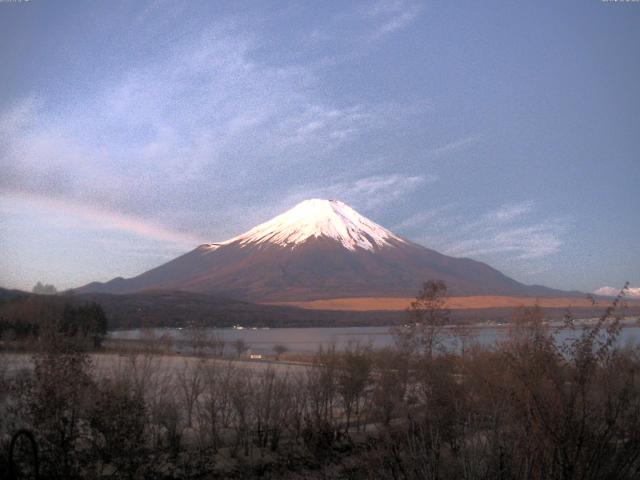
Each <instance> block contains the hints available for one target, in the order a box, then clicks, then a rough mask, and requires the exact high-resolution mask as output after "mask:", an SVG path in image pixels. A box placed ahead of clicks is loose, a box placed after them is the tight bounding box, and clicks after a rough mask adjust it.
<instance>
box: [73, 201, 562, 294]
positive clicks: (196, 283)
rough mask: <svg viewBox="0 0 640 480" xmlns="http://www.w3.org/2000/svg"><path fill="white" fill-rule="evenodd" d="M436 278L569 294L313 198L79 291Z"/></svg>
mask: <svg viewBox="0 0 640 480" xmlns="http://www.w3.org/2000/svg"><path fill="white" fill-rule="evenodd" d="M433 278H438V279H441V280H444V281H445V282H446V283H447V285H448V286H449V289H450V293H451V294H452V295H521V296H558V295H566V292H561V291H557V290H552V289H548V288H545V287H540V286H527V285H524V284H522V283H519V282H517V281H515V280H513V279H511V278H509V277H507V276H506V275H504V274H502V273H501V272H499V271H498V270H496V269H494V268H492V267H490V266H489V265H487V264H485V263H482V262H478V261H475V260H471V259H467V258H454V257H449V256H446V255H442V254H440V253H438V252H436V251H434V250H430V249H428V248H425V247H423V246H421V245H417V244H415V243H412V242H409V241H407V240H404V239H402V238H400V237H398V236H396V235H394V234H393V233H392V232H390V231H389V230H387V229H385V228H384V227H381V226H380V225H377V224H376V223H375V222H373V221H371V220H369V219H367V218H365V217H363V216H362V215H360V214H359V213H357V212H356V211H355V210H353V209H352V208H351V207H349V206H348V205H345V204H344V203H342V202H338V201H335V200H316V199H314V200H306V201H304V202H302V203H300V204H298V205H296V206H295V207H294V208H292V209H291V210H289V211H287V212H285V213H283V214H282V215H279V216H277V217H275V218H273V219H272V220H269V221H267V222H265V223H263V224H261V225H258V226H256V227H254V228H253V229H251V230H249V231H248V232H246V233H244V234H242V235H239V236H237V237H234V238H231V239H229V240H227V241H225V242H222V243H215V244H205V245H201V246H199V247H198V248H196V249H195V250H193V251H191V252H189V253H187V254H185V255H182V256H181V257H178V258H176V259H174V260H172V261H170V262H168V263H165V264H164V265H161V266H159V267H157V268H154V269H152V270H149V271H148V272H145V273H143V274H141V275H139V276H137V277H134V278H131V279H123V278H116V279H114V280H111V281H110V282H107V283H104V284H101V283H93V284H89V285H86V286H85V287H82V288H81V289H78V291H79V292H104V293H131V292H140V291H145V290H151V289H152V290H185V291H191V292H197V293H218V294H224V295H229V296H233V297H236V298H242V299H248V300H251V301H261V302H264V301H287V300H312V299H323V298H344V297H358V296H414V295H415V294H416V293H417V291H418V290H419V289H420V286H421V284H422V282H424V281H426V280H428V279H433Z"/></svg>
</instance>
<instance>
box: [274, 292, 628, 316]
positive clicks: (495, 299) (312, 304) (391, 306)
mask: <svg viewBox="0 0 640 480" xmlns="http://www.w3.org/2000/svg"><path fill="white" fill-rule="evenodd" d="M413 300H414V299H413V298H393V297H354V298H331V299H327V300H310V301H306V302H277V303H272V304H271V305H288V306H292V307H300V308H306V309H310V310H347V311H361V312H363V311H381V310H391V311H397V310H404V309H406V308H407V307H408V306H409V305H410V303H411V302H412V301H413ZM536 303H537V304H538V305H539V306H541V307H545V308H568V307H591V306H592V303H591V301H590V300H589V299H588V298H582V297H577V298H571V297H560V298H535V297H504V296H469V297H450V298H449V299H448V300H447V307H448V308H450V309H452V310H456V309H458V310H463V309H471V308H505V307H519V306H529V307H530V306H534V305H536ZM607 303H608V301H607V300H599V301H598V304H600V305H603V306H604V305H607ZM629 303H630V304H634V305H635V304H637V303H640V302H638V301H633V302H629Z"/></svg>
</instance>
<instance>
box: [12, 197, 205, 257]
mask: <svg viewBox="0 0 640 480" xmlns="http://www.w3.org/2000/svg"><path fill="white" fill-rule="evenodd" d="M0 202H3V203H5V207H4V211H5V213H8V214H10V213H11V212H17V211H18V210H20V214H21V215H22V214H25V213H26V214H27V215H28V214H29V212H31V213H44V214H47V215H54V214H57V215H64V216H65V217H68V218H67V221H69V222H71V223H73V222H74V221H78V220H79V221H80V223H79V224H76V225H77V226H79V227H80V228H85V229H86V228H92V229H106V230H117V231H120V232H124V233H128V234H133V235H136V236H139V237H143V238H147V239H151V240H157V241H160V242H165V243H169V244H174V245H179V246H195V245H198V244H201V243H205V242H204V241H203V240H202V239H201V238H198V237H196V236H194V235H192V234H189V233H182V232H176V231H173V230H170V229H167V228H165V227H163V226H160V225H157V224H155V223H153V222H149V221H147V220H144V219H142V218H138V217H134V216H131V215H124V214H121V213H118V212H113V211H107V210H102V209H98V208H95V207H92V206H87V205H82V204H79V203H73V202H70V201H68V200H64V199H58V198H51V197H44V196H40V195H32V194H23V193H12V192H4V193H0ZM87 222H88V224H87Z"/></svg>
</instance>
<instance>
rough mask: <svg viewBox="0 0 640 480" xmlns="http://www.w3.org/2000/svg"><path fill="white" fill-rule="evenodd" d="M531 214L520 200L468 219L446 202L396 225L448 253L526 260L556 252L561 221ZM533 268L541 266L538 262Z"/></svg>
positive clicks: (500, 260)
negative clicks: (442, 205) (536, 217)
mask: <svg viewBox="0 0 640 480" xmlns="http://www.w3.org/2000/svg"><path fill="white" fill-rule="evenodd" d="M534 214H535V204H534V203H533V202H522V203H515V204H508V205H503V206H501V207H499V208H496V209H493V210H490V211H488V212H485V213H484V214H481V215H480V216H479V219H478V220H475V221H469V220H466V219H465V218H466V216H465V215H463V214H461V213H458V212H456V209H455V208H453V207H452V206H448V207H447V208H438V209H433V210H430V211H428V212H424V213H418V214H416V215H414V216H412V217H409V218H407V219H405V220H404V221H402V222H400V223H399V224H398V225H397V228H399V229H400V231H401V233H402V231H404V232H406V233H407V235H408V236H411V237H413V238H416V239H417V240H418V241H419V242H420V243H424V244H425V245H427V246H429V247H432V248H436V249H438V250H440V251H442V252H443V253H446V254H448V255H453V256H458V257H472V258H487V259H491V261H492V262H493V261H495V262H497V263H505V262H507V263H518V264H523V262H525V264H526V262H527V261H530V260H536V261H540V260H544V259H546V258H548V257H551V256H553V255H555V254H557V253H558V252H560V250H561V248H562V245H563V241H562V238H561V235H562V232H563V227H562V225H561V224H560V223H559V222H554V221H550V220H537V219H535V218H533V217H534ZM536 268H537V269H538V270H539V269H540V268H542V267H541V264H538V265H537V267H536Z"/></svg>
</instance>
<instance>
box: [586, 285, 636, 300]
mask: <svg viewBox="0 0 640 480" xmlns="http://www.w3.org/2000/svg"><path fill="white" fill-rule="evenodd" d="M593 293H594V294H595V295H603V296H605V297H615V296H616V295H618V294H619V293H620V289H619V288H613V287H600V288H598V289H597V290H595V291H594V292H593ZM627 296H628V297H632V298H640V287H629V289H628V290H627Z"/></svg>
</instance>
